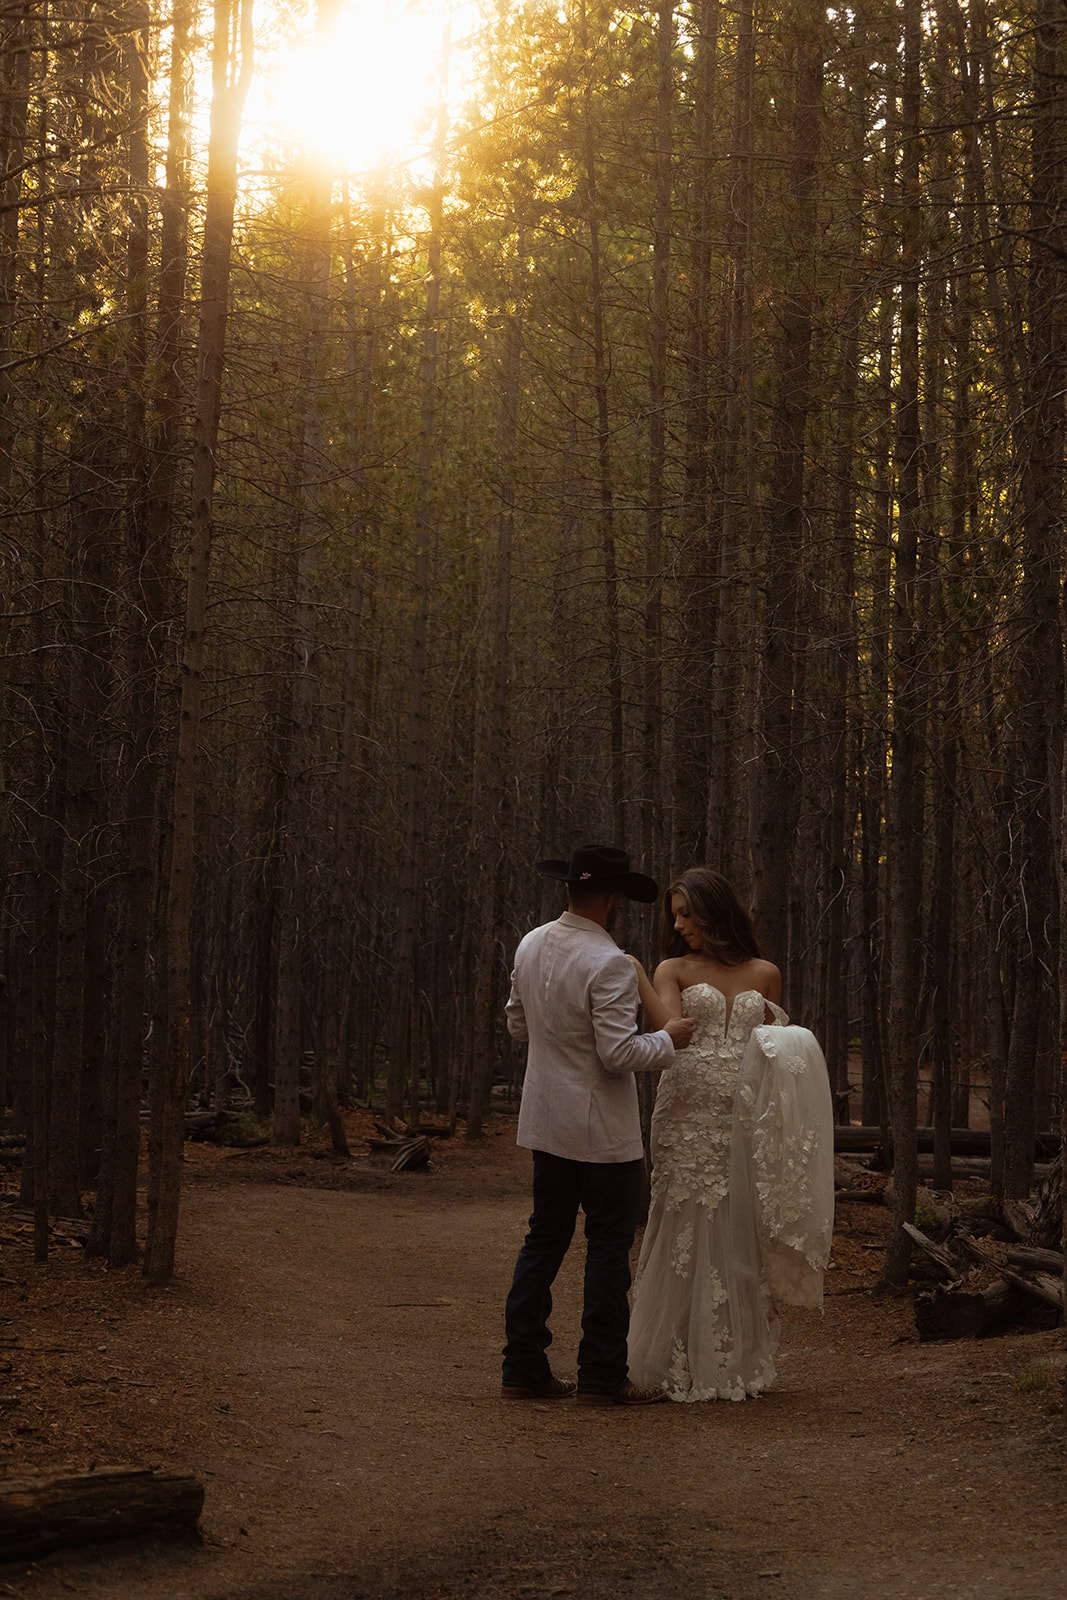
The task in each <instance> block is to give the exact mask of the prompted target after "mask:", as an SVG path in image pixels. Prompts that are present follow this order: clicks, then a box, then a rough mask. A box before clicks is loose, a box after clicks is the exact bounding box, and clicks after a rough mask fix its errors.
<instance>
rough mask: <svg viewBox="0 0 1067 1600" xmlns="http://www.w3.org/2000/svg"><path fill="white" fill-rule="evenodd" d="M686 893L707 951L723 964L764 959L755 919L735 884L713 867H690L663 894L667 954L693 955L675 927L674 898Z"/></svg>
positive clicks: (707, 953) (664, 937)
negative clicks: (672, 907)
mask: <svg viewBox="0 0 1067 1600" xmlns="http://www.w3.org/2000/svg"><path fill="white" fill-rule="evenodd" d="M676 894H680V895H684V897H685V899H686V901H687V902H688V905H689V915H690V917H691V918H692V919H693V921H694V922H695V923H696V925H697V927H698V928H699V929H700V931H701V933H702V934H703V935H704V953H705V954H706V955H709V956H711V957H712V959H713V960H715V961H719V962H721V963H722V965H723V966H724V967H737V966H740V964H741V962H742V961H751V960H753V958H757V959H758V958H761V957H762V956H763V949H762V947H761V945H760V942H759V940H758V939H757V938H756V930H755V928H754V927H753V926H752V918H751V916H750V915H749V913H748V912H747V911H746V910H745V908H744V906H743V905H742V904H741V902H740V900H739V899H738V898H737V893H736V891H735V889H734V886H733V884H732V883H731V882H730V880H729V879H728V878H724V877H723V875H722V873H721V872H715V871H714V870H713V868H711V867H690V868H689V871H688V872H683V873H682V875H681V877H680V878H676V879H675V880H674V882H673V883H672V884H671V886H670V888H669V889H668V890H667V892H666V894H665V895H664V897H663V949H664V953H665V954H666V955H668V956H686V955H692V953H693V952H692V951H691V950H690V948H689V946H688V945H687V944H686V942H685V940H684V939H683V938H682V936H681V934H680V933H676V932H675V929H674V912H673V911H672V910H671V900H672V898H673V897H674V895H676Z"/></svg>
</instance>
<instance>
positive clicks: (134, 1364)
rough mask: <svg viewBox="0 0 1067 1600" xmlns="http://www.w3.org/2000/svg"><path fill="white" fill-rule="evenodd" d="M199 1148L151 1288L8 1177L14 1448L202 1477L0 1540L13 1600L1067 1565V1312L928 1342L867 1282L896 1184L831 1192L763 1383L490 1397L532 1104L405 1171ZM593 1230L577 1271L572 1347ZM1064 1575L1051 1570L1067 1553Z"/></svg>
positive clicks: (357, 1159)
mask: <svg viewBox="0 0 1067 1600" xmlns="http://www.w3.org/2000/svg"><path fill="white" fill-rule="evenodd" d="M358 1120H359V1119H358V1117H354V1119H353V1122H352V1126H350V1130H349V1131H350V1135H351V1137H352V1140H353V1146H352V1148H353V1156H352V1159H351V1160H344V1159H341V1158H338V1157H334V1156H332V1155H331V1154H330V1152H329V1151H328V1149H327V1148H326V1147H325V1146H321V1145H318V1144H315V1143H312V1144H308V1145H302V1146H301V1147H300V1148H299V1149H298V1150H287V1151H281V1150H278V1149H274V1148H270V1147H266V1148H260V1149H253V1150H249V1151H234V1150H220V1149H218V1148H216V1147H213V1146H210V1145H206V1144H190V1145H188V1147H187V1154H186V1183H185V1191H184V1196H183V1214H182V1229H181V1239H180V1251H179V1272H178V1276H177V1280H176V1282H175V1283H174V1284H173V1285H172V1286H170V1287H168V1288H165V1289H162V1288H153V1287H151V1286H150V1285H148V1284H147V1283H146V1282H145V1280H144V1279H143V1277H142V1276H141V1274H140V1273H139V1271H138V1270H137V1269H136V1268H131V1269H129V1270H125V1271H120V1272H107V1271H106V1270H104V1269H103V1268H102V1267H101V1266H100V1265H99V1264H97V1263H93V1262H87V1261H86V1260H85V1259H84V1258H83V1256H82V1253H81V1251H80V1249H79V1248H78V1246H77V1245H76V1244H73V1243H66V1244H64V1243H63V1241H62V1237H61V1235H62V1231H63V1230H62V1229H60V1230H59V1235H60V1237H57V1240H56V1242H55V1245H54V1249H53V1252H52V1259H51V1260H50V1261H49V1263H48V1265H47V1266H45V1267H40V1268H35V1267H34V1266H33V1264H32V1254H31V1246H32V1230H31V1228H30V1225H29V1222H28V1221H27V1220H26V1219H25V1218H24V1217H23V1216H20V1214H19V1213H18V1210H17V1207H16V1205H15V1198H14V1195H13V1193H10V1192H9V1193H7V1194H6V1195H0V1252H2V1253H0V1403H2V1405H3V1409H0V1472H2V1473H5V1474H7V1475H8V1476H9V1477H11V1476H15V1477H22V1476H25V1475H26V1474H27V1473H29V1472H31V1471H32V1470H34V1469H38V1468H39V1469H47V1470H52V1469H55V1470H60V1469H75V1470H82V1471H84V1470H86V1469H88V1468H90V1467H91V1466H92V1465H94V1464H95V1465H97V1466H104V1465H137V1466H147V1467H161V1468H166V1469H168V1470H174V1471H182V1472H191V1473H193V1474H195V1475H196V1476H197V1477H198V1478H199V1479H200V1480H201V1481H202V1482H203V1483H204V1484H205V1486H206V1498H205V1503H204V1510H203V1515H202V1517H201V1521H200V1525H199V1529H198V1530H197V1532H196V1533H195V1535H194V1534H189V1533H186V1534H182V1535H175V1536H172V1537H169V1538H165V1537H162V1536H153V1537H143V1538H136V1539H128V1540H123V1541H116V1542H115V1543H112V1544H97V1545H93V1546H87V1547H82V1548H77V1549H70V1550H65V1551H60V1552H56V1553H55V1554H52V1555H50V1556H47V1557H45V1558H42V1559H40V1560H38V1561H35V1562H29V1561H26V1560H23V1561H9V1562H6V1563H0V1596H15V1597H18V1600H69V1597H70V1596H75V1597H79V1596H80V1597H84V1600H157V1597H158V1600H356V1597H367V1600H405V1597H415V1596H420V1597H426V1600H516V1597H523V1600H540V1597H550V1596H576V1597H578V1600H616V1597H627V1600H698V1597H699V1600H705V1597H708V1600H711V1597H714V1600H729V1597H732V1600H846V1597H847V1600H882V1597H885V1600H889V1597H893V1600H908V1597H913V1596H914V1597H918V1596H923V1597H924V1600H956V1597H959V1600H963V1597H966V1600H1044V1597H1046V1596H1048V1595H1050V1594H1053V1593H1056V1592H1058V1591H1059V1586H1060V1584H1061V1583H1062V1579H1063V1559H1064V1542H1065V1530H1067V1470H1065V1469H1067V1452H1065V1450H1064V1446H1063V1442H1062V1441H1063V1432H1062V1420H1061V1417H1060V1414H1059V1403H1060V1394H1061V1380H1062V1376H1063V1363H1064V1355H1063V1332H1062V1330H1057V1331H1054V1330H1045V1331H1029V1332H1025V1331H1013V1332H1011V1333H1008V1334H1006V1335H1003V1336H1001V1337H996V1338H989V1339H986V1340H982V1341H980V1342H974V1341H971V1342H957V1343H947V1344H920V1343H918V1341H917V1339H916V1336H915V1332H914V1323H913V1307H912V1300H911V1297H910V1296H907V1295H905V1296H902V1297H891V1296H886V1295H884V1294H880V1293H879V1292H877V1289H876V1284H877V1278H878V1272H879V1268H880V1265H881V1261H882V1246H883V1242H884V1237H885V1231H886V1226H887V1222H888V1213H887V1211H886V1210H885V1208H884V1207H881V1206H877V1205H871V1204H859V1203H856V1202H854V1201H848V1200H843V1201H842V1202H841V1204H840V1205H839V1207H838V1223H837V1230H836V1237H835V1247H834V1256H833V1263H832V1267H831V1270H830V1271H829V1273H828V1274H827V1281H826V1286H827V1295H826V1308H825V1312H824V1314H822V1315H819V1314H818V1313H814V1312H805V1313H800V1312H791V1313H787V1315H786V1317H785V1319H784V1328H783V1338H782V1346H781V1351H780V1362H779V1379H778V1383H777V1385H776V1387H775V1388H774V1389H773V1390H772V1391H771V1392H770V1393H768V1394H766V1395H764V1396H762V1397H761V1398H760V1399H759V1400H755V1401H748V1402H745V1403H743V1404H736V1405H734V1404H729V1403H720V1404H713V1405H697V1406H686V1405H669V1404H668V1405H660V1406H652V1407H642V1408H637V1409H628V1408H623V1407H618V1408H614V1409H596V1408H592V1409H591V1408H587V1407H582V1408H578V1407H576V1406H574V1405H573V1404H568V1403H566V1402H556V1403H546V1402H533V1403H530V1402H521V1403H520V1402H503V1401H501V1399H500V1395H499V1384H500V1376H499V1353H500V1345H501V1342H502V1326H501V1324H502V1306H503V1300H504V1295H505V1292H506V1289H507V1285H508V1282H509V1279H510V1273H511V1268H512V1265H513V1261H514V1257H515V1253H516V1251H517V1249H518V1246H519V1244H520V1242H521V1239H522V1236H523V1233H524V1231H525V1223H526V1216H527V1211H528V1194H529V1157H528V1155H527V1153H526V1152H524V1151H519V1150H516V1148H515V1145H514V1122H513V1120H512V1119H509V1118H505V1117H500V1118H498V1119H494V1121H493V1122H492V1124H491V1125H490V1130H489V1133H488V1135H487V1137H486V1138H484V1139H483V1140H482V1141H480V1142H479V1143H476V1144H470V1145H468V1144H467V1143H465V1142H464V1141H462V1140H454V1141H445V1140H435V1141H434V1155H433V1162H432V1165H431V1167H430V1168H429V1169H424V1170H421V1171H413V1172H401V1173H397V1174H393V1173H391V1171H390V1162H389V1158H388V1156H387V1155H381V1154H374V1153H371V1152H369V1151H368V1148H367V1145H366V1144H365V1143H363V1144H362V1145H361V1144H360V1143H359V1142H358V1140H359V1135H360V1133H361V1132H362V1133H366V1132H368V1131H370V1130H369V1128H368V1127H367V1126H366V1125H365V1124H364V1126H362V1127H360V1126H356V1122H357V1121H358ZM580 1266H581V1261H580V1249H579V1246H578V1244H577V1243H576V1245H575V1246H574V1248H573V1249H572V1251H571V1253H570V1256H569V1257H568V1260H567V1262H566V1264H565V1266H564V1270H563V1273H562V1274H561V1277H560V1280H559V1287H558V1293H557V1295H556V1307H555V1312H554V1316H553V1325H554V1328H555V1330H556V1342H555V1344H554V1346H553V1357H554V1363H555V1368H556V1370H557V1372H559V1373H561V1374H563V1375H568V1374H570V1375H572V1376H573V1372H574V1350H575V1346H576V1340H577V1329H578V1319H579V1302H580ZM1057 1572H1058V1573H1059V1574H1060V1576H1059V1578H1057V1577H1056V1573H1057Z"/></svg>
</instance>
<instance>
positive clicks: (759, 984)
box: [750, 957, 782, 1002]
mask: <svg viewBox="0 0 1067 1600" xmlns="http://www.w3.org/2000/svg"><path fill="white" fill-rule="evenodd" d="M750 971H751V975H752V987H753V988H754V989H755V990H756V991H757V992H758V993H759V994H762V995H764V996H766V998H767V999H768V1000H774V1001H775V1002H777V1001H778V1000H780V999H781V997H782V974H781V973H780V972H779V971H778V968H777V967H776V966H775V964H774V962H773V961H764V960H763V959H762V957H759V958H757V957H754V958H753V960H752V962H751V964H750Z"/></svg>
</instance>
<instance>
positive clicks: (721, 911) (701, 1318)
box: [629, 867, 833, 1400]
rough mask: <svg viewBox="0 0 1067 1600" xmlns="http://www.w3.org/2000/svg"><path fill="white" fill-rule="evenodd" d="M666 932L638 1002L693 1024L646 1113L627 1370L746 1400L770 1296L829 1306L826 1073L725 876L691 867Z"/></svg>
mask: <svg viewBox="0 0 1067 1600" xmlns="http://www.w3.org/2000/svg"><path fill="white" fill-rule="evenodd" d="M664 932H665V944H666V948H667V950H668V957H667V959H666V960H665V961H663V962H661V963H660V965H659V966H658V967H657V969H656V973H655V981H654V986H653V984H650V983H649V980H648V976H647V974H646V973H645V972H644V970H643V969H642V968H641V967H640V965H639V964H638V963H636V962H635V966H637V968H638V982H639V985H640V988H641V1000H642V1004H643V1005H644V1008H645V1011H646V1014H647V1016H648V1019H649V1021H650V1023H651V1024H652V1026H653V1027H657V1028H658V1027H662V1026H663V1023H664V1022H665V1021H666V1020H667V1018H668V1017H678V1016H682V1015H686V1016H692V1017H695V1018H696V1024H697V1026H696V1032H695V1033H694V1036H693V1040H692V1043H691V1044H690V1045H689V1046H688V1047H687V1048H686V1049H684V1050H681V1051H679V1052H678V1053H677V1055H676V1056H675V1058H674V1062H673V1064H672V1065H671V1066H670V1067H669V1068H668V1069H667V1070H666V1071H664V1072H663V1074H662V1076H661V1078H660V1082H659V1090H658V1093H657V1096H656V1104H655V1110H654V1112H653V1115H652V1195H651V1204H650V1210H649V1218H648V1224H647V1226H646V1228H645V1235H644V1240H643V1243H642V1246H641V1253H640V1258H639V1261H638V1266H637V1275H636V1278H635V1282H634V1304H633V1314H632V1316H631V1320H630V1341H629V1369H630V1378H631V1380H632V1382H634V1383H636V1384H640V1385H642V1386H651V1385H654V1384H662V1385H663V1386H664V1387H665V1388H666V1390H667V1393H668V1395H669V1396H670V1398H671V1399H672V1400H716V1399H719V1400H743V1399H744V1398H745V1397H746V1396H747V1395H755V1394H759V1393H760V1391H761V1390H763V1389H765V1388H767V1387H768V1385H769V1384H771V1383H772V1382H773V1380H774V1354H775V1349H776V1347H777V1343H778V1318H777V1315H776V1312H775V1307H774V1299H773V1297H772V1296H774V1295H776V1296H777V1297H778V1298H780V1299H788V1300H791V1301H793V1302H794V1303H799V1304H808V1305H821V1303H822V1270H823V1268H824V1267H825V1264H826V1260H827V1259H828V1256H829V1245H830V1235H831V1232H832V1225H833V1133H832V1106H831V1100H830V1089H829V1082H828V1080H827V1076H826V1066H825V1062H824V1061H823V1059H822V1053H821V1051H820V1050H819V1047H818V1045H817V1044H816V1042H815V1040H814V1038H813V1036H812V1035H811V1034H810V1033H808V1031H807V1030H806V1029H803V1028H789V1027H788V1026H786V1024H787V1023H788V1018H787V1017H786V1014H785V1012H784V1011H783V1010H782V1009H781V1006H780V1005H779V1001H780V1000H781V997H782V980H781V974H780V973H779V971H778V968H777V967H776V966H774V964H773V963H772V962H770V961H767V960H766V959H765V958H764V956H763V953H762V951H761V950H760V947H759V943H758V941H757V939H756V935H755V932H754V930H753V927H752V921H751V918H750V917H749V915H748V913H747V912H746V911H745V910H744V908H743V907H742V906H741V904H740V902H739V900H738V898H737V895H736V894H735V892H734V890H733V888H732V887H731V885H730V883H729V882H728V881H727V879H726V878H724V877H723V876H722V874H721V873H719V872H714V871H712V870H711V869H710V868H707V867H697V868H693V869H691V870H690V871H689V872H686V873H683V875H682V876H681V877H680V878H679V879H678V880H677V881H676V882H675V883H674V884H672V885H671V887H670V889H668V891H667V893H666V896H665V899H664ZM767 1023H770V1024H773V1025H774V1026H771V1027H766V1026H764V1024H767Z"/></svg>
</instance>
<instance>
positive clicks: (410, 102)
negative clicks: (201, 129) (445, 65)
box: [270, 0, 441, 172]
mask: <svg viewBox="0 0 1067 1600" xmlns="http://www.w3.org/2000/svg"><path fill="white" fill-rule="evenodd" d="M440 42H441V11H440V9H439V8H438V7H437V6H436V5H432V4H431V5H425V4H424V5H422V6H420V7H418V9H415V8H414V7H413V6H412V5H410V4H406V3H405V0H373V3H367V0H349V9H348V10H346V11H345V12H344V14H343V15H342V16H341V17H340V18H339V19H338V21H337V23H336V25H335V27H334V28H333V29H332V30H331V33H330V35H329V37H328V38H327V39H325V40H322V41H319V42H317V43H315V44H311V45H308V46H307V47H306V48H304V49H302V50H300V51H297V52H294V53H293V54H291V55H290V56H289V58H288V60H287V61H286V62H285V63H284V65H282V66H281V67H280V68H279V69H278V70H277V71H276V72H275V73H273V74H272V77H271V83H270V100H271V104H272V120H273V121H274V123H275V125H276V126H277V127H278V128H279V129H280V130H281V131H282V132H283V133H284V134H285V136H286V137H287V139H288V140H290V141H291V142H292V143H293V144H295V145H298V146H302V147H303V148H304V149H306V150H307V151H308V153H309V154H312V155H314V156H316V157H319V158H326V159H328V160H329V161H330V162H331V163H332V164H333V165H334V166H335V167H337V168H342V169H343V170H345V171H348V172H353V171H358V170H361V169H371V168H373V167H375V166H378V165H379V164H381V163H382V162H384V161H386V160H387V159H388V158H389V157H391V156H395V155H396V154H397V153H398V152H399V151H400V150H402V149H403V148H404V147H405V146H407V145H408V144H409V143H410V142H411V141H412V140H413V139H414V138H415V137H416V135H417V133H418V131H419V127H420V124H423V125H424V124H425V122H426V120H427V116H428V113H430V112H431V111H432V107H433V105H434V101H435V96H436V81H435V75H436V68H437V61H438V58H439V51H440Z"/></svg>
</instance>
